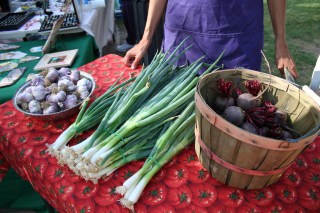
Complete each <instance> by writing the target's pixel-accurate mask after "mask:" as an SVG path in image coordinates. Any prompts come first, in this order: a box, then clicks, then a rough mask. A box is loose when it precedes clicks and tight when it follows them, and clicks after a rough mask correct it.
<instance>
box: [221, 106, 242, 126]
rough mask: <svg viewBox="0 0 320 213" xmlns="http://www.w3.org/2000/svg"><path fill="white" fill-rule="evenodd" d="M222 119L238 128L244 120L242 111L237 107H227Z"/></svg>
mask: <svg viewBox="0 0 320 213" xmlns="http://www.w3.org/2000/svg"><path fill="white" fill-rule="evenodd" d="M222 117H223V118H224V119H226V120H227V121H229V122H230V123H233V124H234V125H236V126H240V125H241V124H242V123H243V120H244V118H245V116H244V111H243V110H242V109H241V108H240V107H237V106H228V107H227V108H226V110H225V111H224V112H223V115H222Z"/></svg>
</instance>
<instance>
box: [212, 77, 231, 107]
mask: <svg viewBox="0 0 320 213" xmlns="http://www.w3.org/2000/svg"><path fill="white" fill-rule="evenodd" d="M217 88H218V92H219V96H217V97H216V99H215V102H214V108H215V109H216V110H218V111H219V112H223V111H224V110H225V109H226V108H227V107H228V106H233V105H234V99H233V97H231V93H232V81H225V80H224V79H222V78H220V79H219V80H218V81H217Z"/></svg>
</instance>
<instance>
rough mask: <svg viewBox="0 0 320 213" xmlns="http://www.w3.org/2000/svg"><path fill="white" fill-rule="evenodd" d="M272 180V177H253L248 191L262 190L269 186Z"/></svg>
mask: <svg viewBox="0 0 320 213" xmlns="http://www.w3.org/2000/svg"><path fill="white" fill-rule="evenodd" d="M270 179H271V175H267V176H264V177H258V176H254V177H252V179H251V182H250V184H249V185H248V186H247V189H261V188H263V187H265V186H266V185H267V183H268V182H269V180H270Z"/></svg>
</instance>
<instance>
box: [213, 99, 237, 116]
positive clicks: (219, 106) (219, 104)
mask: <svg viewBox="0 0 320 213" xmlns="http://www.w3.org/2000/svg"><path fill="white" fill-rule="evenodd" d="M233 105H234V99H233V98H232V97H221V96H217V97H216V100H215V102H214V108H215V109H216V110H218V111H220V112H223V111H224V110H225V109H226V108H227V107H228V106H233Z"/></svg>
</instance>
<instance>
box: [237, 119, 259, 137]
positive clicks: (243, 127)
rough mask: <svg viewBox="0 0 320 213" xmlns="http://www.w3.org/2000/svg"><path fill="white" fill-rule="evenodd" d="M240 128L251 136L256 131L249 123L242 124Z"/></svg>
mask: <svg viewBox="0 0 320 213" xmlns="http://www.w3.org/2000/svg"><path fill="white" fill-rule="evenodd" d="M240 128H242V129H244V130H246V131H248V132H251V133H253V134H257V130H256V128H255V127H254V126H253V125H252V124H251V123H249V122H247V121H246V122H244V123H243V124H241V126H240Z"/></svg>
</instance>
